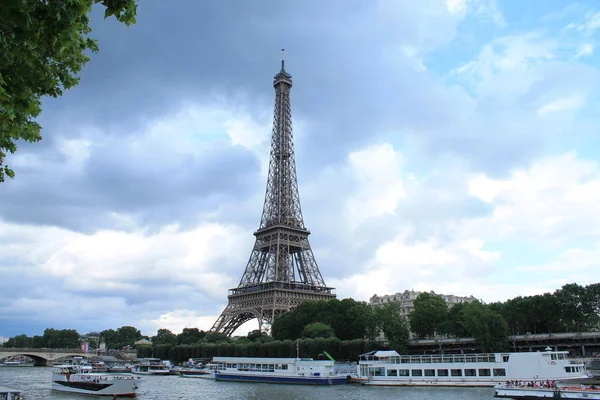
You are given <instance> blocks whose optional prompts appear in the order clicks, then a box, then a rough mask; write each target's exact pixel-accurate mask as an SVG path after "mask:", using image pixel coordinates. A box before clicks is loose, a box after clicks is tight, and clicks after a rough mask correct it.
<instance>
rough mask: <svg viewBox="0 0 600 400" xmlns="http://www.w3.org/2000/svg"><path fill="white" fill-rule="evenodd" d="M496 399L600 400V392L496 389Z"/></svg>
mask: <svg viewBox="0 0 600 400" xmlns="http://www.w3.org/2000/svg"><path fill="white" fill-rule="evenodd" d="M494 397H496V398H505V399H523V400H532V399H542V398H561V399H588V400H600V390H598V389H589V388H585V389H582V388H581V387H568V386H567V387H558V388H533V387H523V388H521V387H502V386H499V387H496V389H495V393H494Z"/></svg>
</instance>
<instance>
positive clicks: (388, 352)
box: [360, 350, 400, 358]
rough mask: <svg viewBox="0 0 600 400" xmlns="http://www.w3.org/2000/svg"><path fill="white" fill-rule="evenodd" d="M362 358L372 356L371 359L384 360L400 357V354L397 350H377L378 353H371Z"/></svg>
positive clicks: (363, 355)
mask: <svg viewBox="0 0 600 400" xmlns="http://www.w3.org/2000/svg"><path fill="white" fill-rule="evenodd" d="M360 356H361V357H366V356H371V357H379V358H384V357H400V354H398V352H397V351H396V350H377V351H370V352H368V353H365V354H361V355H360Z"/></svg>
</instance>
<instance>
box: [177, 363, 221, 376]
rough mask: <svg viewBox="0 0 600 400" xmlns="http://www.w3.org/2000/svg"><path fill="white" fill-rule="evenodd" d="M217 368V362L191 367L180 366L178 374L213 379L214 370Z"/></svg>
mask: <svg viewBox="0 0 600 400" xmlns="http://www.w3.org/2000/svg"><path fill="white" fill-rule="evenodd" d="M216 370H217V364H210V363H209V364H204V365H202V366H196V367H191V368H182V369H181V370H180V372H179V374H180V375H181V376H182V377H184V378H205V379H215V371H216Z"/></svg>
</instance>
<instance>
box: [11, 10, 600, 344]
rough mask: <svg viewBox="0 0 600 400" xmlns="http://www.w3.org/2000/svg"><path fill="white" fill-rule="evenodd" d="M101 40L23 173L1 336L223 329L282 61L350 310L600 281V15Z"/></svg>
mask: <svg viewBox="0 0 600 400" xmlns="http://www.w3.org/2000/svg"><path fill="white" fill-rule="evenodd" d="M217 3H218V4H217ZM93 28H94V32H93V35H94V36H95V37H96V38H98V39H99V44H100V48H101V50H100V53H99V54H97V55H94V56H93V58H92V60H91V62H90V63H89V64H88V65H87V66H86V67H85V69H84V71H83V72H82V74H81V84H80V85H79V86H78V87H77V88H75V89H72V90H70V91H68V92H67V93H66V94H65V95H64V96H63V97H61V98H59V99H52V100H46V101H44V112H43V114H42V115H41V118H40V121H41V123H42V125H43V127H44V140H43V141H42V142H40V143H37V144H33V145H30V144H22V145H21V146H20V148H19V151H18V153H17V154H16V155H13V156H9V157H8V159H7V163H8V164H9V165H11V166H12V167H13V168H14V169H15V170H16V172H17V177H16V179H15V180H14V181H11V180H9V181H7V182H5V183H4V184H2V185H1V186H0V277H1V278H0V336H13V335H15V334H20V333H27V334H29V335H34V334H41V333H42V332H43V330H44V328H46V327H55V328H59V329H62V328H75V329H77V330H78V331H79V332H81V333H85V332H88V331H93V330H103V329H107V328H118V327H120V326H123V325H133V326H136V327H138V328H140V329H141V330H142V332H143V333H145V334H149V335H152V334H154V333H155V332H156V330H157V329H158V328H169V329H171V330H173V331H175V332H176V333H177V332H180V331H181V329H182V328H183V327H186V326H187V327H194V326H195V327H199V328H201V329H209V328H210V327H211V326H212V324H213V322H214V320H215V319H216V317H217V316H218V315H219V313H220V312H221V310H222V309H223V308H224V306H225V304H226V302H227V289H228V288H232V287H235V286H237V284H238V282H239V279H240V278H241V276H242V273H243V271H244V268H245V265H246V262H247V259H248V256H249V255H250V250H251V247H252V245H253V243H254V237H253V236H252V232H253V231H254V230H255V229H256V228H257V227H258V223H259V220H260V214H261V211H262V201H263V197H264V190H265V183H266V182H265V181H266V172H267V171H266V168H267V165H268V147H269V140H270V128H271V122H272V113H273V111H272V110H273V99H274V91H273V87H272V79H273V76H274V74H275V73H277V71H278V69H279V62H280V53H279V49H281V48H282V47H285V48H286V53H287V54H286V66H287V69H288V71H289V72H290V73H291V74H292V75H293V79H294V87H293V89H292V108H293V118H294V130H295V141H296V151H297V167H298V180H299V186H300V197H301V201H302V207H303V212H304V218H305V223H306V225H307V227H308V228H309V229H310V230H311V231H312V235H311V243H312V246H313V250H314V253H315V256H316V258H317V262H318V263H319V266H320V269H321V272H322V274H323V276H324V278H325V281H326V283H327V284H328V285H330V286H333V287H336V288H337V294H338V297H339V298H345V297H352V298H355V299H357V300H368V299H369V297H370V296H372V295H373V294H379V295H383V294H392V293H395V292H399V291H404V290H406V289H415V290H434V291H435V292H437V293H451V294H456V295H474V296H476V297H478V298H481V299H483V300H484V301H486V302H492V301H498V300H506V299H508V298H512V297H515V296H518V295H532V294H537V293H543V292H546V291H553V290H555V289H557V288H559V287H560V286H562V285H563V284H565V283H570V282H577V283H579V284H588V283H592V282H597V281H598V280H599V279H598V278H600V273H598V265H600V250H598V247H597V245H598V242H600V208H598V207H597V204H598V202H599V201H600V153H599V152H598V150H599V145H600V140H599V136H598V133H597V131H598V128H599V127H600V121H599V120H598V118H597V115H598V113H600V103H599V100H598V93H599V92H598V82H599V78H600V70H599V68H600V62H599V61H600V59H599V57H598V55H597V49H596V48H597V46H598V42H599V39H600V4H599V3H598V2H596V1H593V0H589V1H580V2H577V3H573V4H568V2H566V1H551V0H546V1H537V2H526V3H524V2H522V1H520V0H506V1H501V2H500V1H494V0H445V1H442V0H439V1H438V0H420V1H412V0H406V1H401V0H390V1H384V0H382V1H364V0H361V1H359V0H356V1H355V0H339V1H334V0H331V1H325V2H324V1H321V0H314V1H313V0H305V1H295V2H292V1H288V2H275V1H261V0H257V1H252V2H247V1H243V0H230V1H227V2H200V1H195V0H178V1H177V2H176V4H175V3H173V2H165V1H159V0H144V1H142V4H141V5H140V7H139V16H138V23H137V25H135V26H132V27H131V28H126V27H124V26H121V25H119V24H118V23H117V22H115V21H114V20H113V19H109V20H104V19H103V18H102V10H101V9H100V8H98V9H96V10H95V15H94V19H93ZM595 115H596V117H594V116H595ZM254 328H255V326H254V323H252V325H250V326H246V327H244V329H245V330H246V331H247V330H248V329H254Z"/></svg>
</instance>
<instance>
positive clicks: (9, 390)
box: [0, 386, 23, 394]
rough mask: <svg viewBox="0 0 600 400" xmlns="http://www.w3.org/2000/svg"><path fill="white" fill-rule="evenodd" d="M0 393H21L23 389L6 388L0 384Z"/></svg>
mask: <svg viewBox="0 0 600 400" xmlns="http://www.w3.org/2000/svg"><path fill="white" fill-rule="evenodd" d="M0 393H2V394H7V393H19V394H20V393H23V391H21V390H19V389H11V388H7V387H5V386H0Z"/></svg>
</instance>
